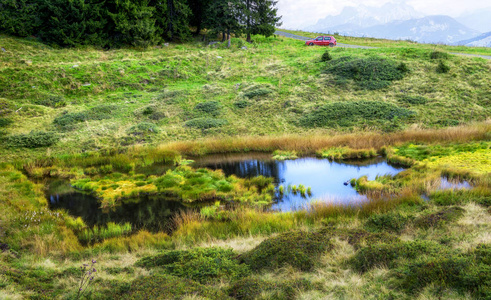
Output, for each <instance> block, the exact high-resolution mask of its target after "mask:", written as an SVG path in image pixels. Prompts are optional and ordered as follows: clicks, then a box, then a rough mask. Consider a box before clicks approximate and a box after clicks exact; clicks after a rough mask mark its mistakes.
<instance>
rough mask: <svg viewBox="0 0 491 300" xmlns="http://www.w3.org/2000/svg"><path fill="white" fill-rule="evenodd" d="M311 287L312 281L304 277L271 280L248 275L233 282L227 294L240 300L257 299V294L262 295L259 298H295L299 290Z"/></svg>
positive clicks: (306, 289)
mask: <svg viewBox="0 0 491 300" xmlns="http://www.w3.org/2000/svg"><path fill="white" fill-rule="evenodd" d="M312 288H313V285H312V283H311V282H310V281H308V280H306V279H290V280H283V281H277V280H275V281H272V280H264V279H261V278H257V277H255V276H250V277H246V278H243V279H240V280H237V281H236V282H234V283H233V284H232V286H231V287H230V288H229V295H230V296H231V297H233V298H234V299H241V300H254V299H258V295H261V296H262V297H261V298H260V299H296V296H297V294H298V292H299V291H308V290H311V289H312Z"/></svg>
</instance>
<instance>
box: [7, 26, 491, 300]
mask: <svg viewBox="0 0 491 300" xmlns="http://www.w3.org/2000/svg"><path fill="white" fill-rule="evenodd" d="M345 39H346V41H349V42H352V41H353V39H352V38H349V37H345ZM0 40H1V41H2V43H3V44H2V45H5V48H6V49H8V51H7V52H3V53H2V54H1V56H0V139H1V140H2V143H1V147H0V155H1V156H2V162H1V163H0V211H1V212H2V214H0V251H1V253H0V298H6V299H21V298H33V299H75V298H76V297H77V287H78V284H79V279H80V276H81V275H82V273H81V271H80V270H81V269H80V266H83V264H84V263H86V262H88V261H91V260H92V259H95V260H97V276H96V277H95V278H94V282H93V283H92V284H91V285H90V288H89V289H88V290H87V291H86V292H85V293H84V296H83V297H84V298H86V299H140V298H142V297H151V298H154V299H320V298H326V297H328V298H349V299H362V298H373V297H374V295H376V297H379V298H391V299H414V298H420V299H439V298H445V299H468V298H473V299H486V298H489V297H490V296H491V295H490V289H491V287H490V278H489V276H490V275H489V274H491V272H490V263H491V262H490V257H491V253H490V246H489V245H490V240H489V232H491V228H490V226H491V216H490V213H491V209H490V207H489V205H490V203H491V175H490V173H491V169H490V166H491V163H490V162H491V142H490V137H491V135H490V132H491V126H490V124H489V120H487V119H488V118H489V115H490V112H491V111H490V109H491V106H490V103H489V91H488V89H489V88H488V87H489V86H490V80H491V78H490V76H489V68H490V66H489V62H487V61H485V60H482V59H477V58H467V57H456V56H453V55H450V54H447V53H446V51H447V48H445V47H442V46H435V47H434V49H433V48H429V47H428V46H420V45H413V44H411V43H408V42H391V43H389V42H387V44H386V47H384V48H380V49H370V50H363V51H362V50H360V49H341V48H335V49H330V55H331V56H332V59H331V60H325V61H321V59H322V54H323V52H324V49H320V48H318V47H308V48H301V47H299V45H298V44H297V42H296V41H293V40H288V39H284V38H280V37H271V38H262V37H255V38H254V41H255V43H254V44H251V46H250V47H248V49H247V50H244V49H241V47H239V45H240V42H239V40H238V39H232V47H231V48H230V49H225V47H220V46H219V47H208V46H205V45H203V44H201V43H199V42H189V43H185V44H171V45H169V46H168V47H166V48H165V49H149V50H146V51H137V50H134V49H119V50H113V51H101V50H97V49H91V48H83V49H82V48H75V49H65V50H58V49H52V48H50V47H48V46H46V45H42V44H38V43H37V42H34V41H32V40H30V39H14V38H9V37H5V36H1V37H0ZM338 40H339V41H340V42H343V37H340V38H339V39H338ZM359 42H360V43H365V44H370V43H382V42H383V41H371V40H370V39H359ZM218 57H220V58H218ZM27 61H29V62H30V63H27ZM440 62H443V64H444V65H445V66H447V67H449V68H448V69H447V70H446V72H440V71H439V68H440V66H439V64H440ZM75 65H77V66H76V67H75ZM366 66H372V67H371V68H369V69H364V67H366ZM375 69H376V70H378V71H379V72H372V71H373V70H375ZM353 160H355V162H353ZM373 164H375V167H374V166H372V165H373ZM370 168H375V172H374V173H373V174H368V173H367V171H366V170H368V169H370ZM289 170H290V171H291V172H290V173H288V171H289ZM348 171H349V172H348ZM302 172H303V173H302ZM345 172H346V173H345ZM365 175H368V176H365ZM329 176H330V177H329ZM316 180H317V183H316ZM442 182H443V183H444V184H442ZM330 183H332V184H333V185H332V186H329V184H330ZM345 184H346V185H345ZM334 187H336V188H339V189H343V191H344V192H346V193H347V194H342V196H343V197H345V198H344V200H343V201H332V200H333V198H335V197H334V196H332V194H331V196H329V195H328V194H323V193H324V190H321V188H323V189H325V191H329V192H332V191H333V190H334V189H335V188H334ZM357 197H358V198H357ZM360 197H361V198H362V199H360ZM292 199H297V200H299V201H301V203H300V204H299V205H298V203H297V204H295V205H290V203H293V201H292V202H290V200H292ZM284 204H288V207H287V206H285V205H284ZM278 210H282V212H279V211H278Z"/></svg>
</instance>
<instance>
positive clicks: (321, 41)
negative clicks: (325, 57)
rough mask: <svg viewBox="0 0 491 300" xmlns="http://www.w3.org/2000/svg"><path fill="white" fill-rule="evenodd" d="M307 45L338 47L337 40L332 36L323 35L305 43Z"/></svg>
mask: <svg viewBox="0 0 491 300" xmlns="http://www.w3.org/2000/svg"><path fill="white" fill-rule="evenodd" d="M305 45H308V46H314V45H318V46H329V47H334V46H336V39H335V38H334V37H333V36H330V35H323V36H318V37H316V38H315V39H313V40H308V41H305Z"/></svg>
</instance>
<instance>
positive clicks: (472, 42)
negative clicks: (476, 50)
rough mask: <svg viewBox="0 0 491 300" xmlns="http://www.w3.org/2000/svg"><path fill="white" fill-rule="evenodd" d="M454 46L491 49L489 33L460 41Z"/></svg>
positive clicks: (490, 34) (490, 33) (490, 35)
mask: <svg viewBox="0 0 491 300" xmlns="http://www.w3.org/2000/svg"><path fill="white" fill-rule="evenodd" d="M455 45H464V46H474V47H491V31H490V32H486V33H483V34H481V35H479V36H476V37H475V38H472V39H467V40H461V41H458V42H456V43H455Z"/></svg>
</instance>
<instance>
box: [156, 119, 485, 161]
mask: <svg viewBox="0 0 491 300" xmlns="http://www.w3.org/2000/svg"><path fill="white" fill-rule="evenodd" d="M490 131H491V124H490V123H480V124H475V125H468V126H458V127H451V128H446V129H438V130H437V129H428V130H406V131H401V132H396V133H386V134H383V133H354V134H338V135H308V136H305V135H302V136H300V135H283V136H266V137H252V136H242V137H230V138H222V137H221V138H209V139H203V140H198V141H185V142H182V141H180V142H171V143H167V144H162V145H160V146H158V147H157V149H169V150H174V151H177V152H179V153H181V154H185V155H191V156H193V155H195V156H200V155H205V154H211V153H231V152H248V151H261V152H273V151H274V150H283V151H296V152H297V153H301V154H303V155H305V154H315V153H316V151H318V150H320V149H324V148H332V147H349V148H351V149H355V150H356V149H375V150H380V149H382V147H384V146H391V145H397V144H401V143H407V142H418V143H437V142H444V143H449V142H468V141H474V140H484V139H486V136H487V135H488V134H489V132H490Z"/></svg>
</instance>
